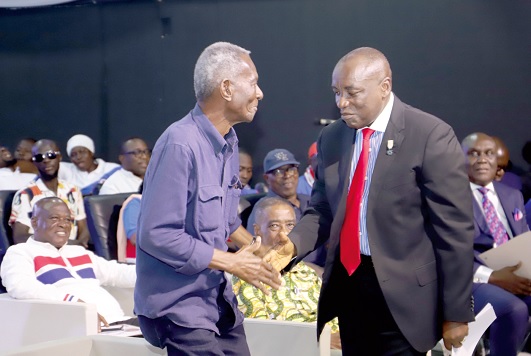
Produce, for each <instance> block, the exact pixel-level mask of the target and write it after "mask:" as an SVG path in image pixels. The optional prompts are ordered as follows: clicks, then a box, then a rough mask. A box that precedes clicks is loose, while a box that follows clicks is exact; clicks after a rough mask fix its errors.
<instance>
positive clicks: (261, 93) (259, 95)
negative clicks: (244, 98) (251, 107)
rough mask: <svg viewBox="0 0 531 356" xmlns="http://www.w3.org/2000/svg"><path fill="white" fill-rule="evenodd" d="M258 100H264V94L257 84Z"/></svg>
mask: <svg viewBox="0 0 531 356" xmlns="http://www.w3.org/2000/svg"><path fill="white" fill-rule="evenodd" d="M256 98H257V99H258V100H262V99H263V98H264V93H263V92H262V89H260V87H259V86H258V84H256Z"/></svg>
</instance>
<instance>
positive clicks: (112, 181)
mask: <svg viewBox="0 0 531 356" xmlns="http://www.w3.org/2000/svg"><path fill="white" fill-rule="evenodd" d="M121 152H122V153H121V154H120V155H119V156H118V159H119V160H120V163H121V164H122V169H120V170H118V171H116V172H115V173H114V174H113V175H112V176H110V177H109V178H108V179H107V180H106V181H105V183H103V185H102V186H101V189H100V195H105V194H118V193H133V192H138V188H139V187H140V184H142V182H143V181H144V174H145V173H146V169H147V166H148V163H149V159H150V158H151V150H150V149H149V148H148V146H147V145H146V143H145V142H144V140H142V139H141V138H138V137H134V138H130V139H128V140H126V141H125V142H124V143H123V144H122V147H121Z"/></svg>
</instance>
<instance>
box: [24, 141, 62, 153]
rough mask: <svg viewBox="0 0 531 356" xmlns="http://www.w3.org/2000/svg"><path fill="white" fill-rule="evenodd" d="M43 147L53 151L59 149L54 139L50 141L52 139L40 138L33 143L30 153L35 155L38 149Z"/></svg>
mask: <svg viewBox="0 0 531 356" xmlns="http://www.w3.org/2000/svg"><path fill="white" fill-rule="evenodd" d="M43 147H44V150H49V149H50V150H53V151H59V146H57V143H55V141H52V140H48V139H42V140H39V141H37V142H35V144H34V145H33V147H32V149H31V153H32V154H33V155H36V154H37V153H40V152H39V151H40V150H41V149H42V148H43Z"/></svg>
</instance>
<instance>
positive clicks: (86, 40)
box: [0, 0, 531, 182]
mask: <svg viewBox="0 0 531 356" xmlns="http://www.w3.org/2000/svg"><path fill="white" fill-rule="evenodd" d="M530 15H531V2H529V1H524V0H522V1H485V0H481V1H438V0H437V1H412V0H400V1H396V0H379V1H371V0H334V1H322V0H240V1H238V0H233V1H214V0H211V1H206V0H195V1H178V0H162V1H155V0H151V1H141V0H136V1H111V2H108V3H107V2H97V1H96V2H94V3H90V2H83V3H81V4H79V3H71V4H68V5H63V6H54V7H43V8H34V9H18V10H10V9H2V10H0V122H1V130H0V144H3V145H7V146H9V147H11V148H13V146H14V144H15V143H16V142H17V141H18V139H20V138H22V137H25V136H33V137H35V138H45V137H46V138H52V139H55V140H56V141H58V143H59V144H60V146H61V148H62V149H63V150H64V149H65V145H66V141H67V139H68V138H69V137H70V136H72V135H73V134H76V133H85V134H87V135H89V136H91V137H92V138H93V139H94V140H95V142H96V150H97V154H98V155H99V156H101V157H102V158H104V159H108V160H114V161H116V160H117V155H118V150H119V143H120V142H121V141H122V140H123V139H125V138H127V137H130V136H141V137H143V138H145V139H146V140H147V141H148V144H150V145H153V144H154V143H155V141H156V139H157V137H158V136H159V135H160V134H161V133H162V131H163V130H164V129H165V128H166V127H167V126H168V125H169V124H170V123H171V122H173V121H175V120H178V119H180V118H181V117H182V116H184V115H185V114H186V113H187V112H188V111H189V110H190V109H191V108H192V107H193V105H194V95H193V83H192V74H193V67H194V64H195V60H196V58H197V56H198V55H199V53H200V52H201V50H202V49H203V48H204V47H205V46H207V45H208V44H210V43H212V42H215V41H219V40H225V41H230V42H234V43H236V44H239V45H241V46H243V47H245V48H248V49H250V50H251V51H252V55H251V56H252V58H253V60H254V62H255V63H256V66H257V68H258V72H259V75H260V86H261V88H262V90H263V91H264V95H265V98H264V100H263V101H262V103H261V105H260V107H259V111H258V114H257V115H256V117H255V120H254V122H253V123H252V124H241V125H238V126H236V127H235V128H236V131H237V132H238V135H239V138H240V143H241V145H242V146H244V147H246V148H247V149H248V150H249V151H250V152H251V153H252V154H253V156H254V158H255V166H256V169H255V174H259V173H261V161H262V159H263V157H264V155H265V154H266V153H267V151H269V150H270V149H273V148H277V147H284V148H287V149H289V150H291V151H292V152H293V153H295V155H296V157H297V158H298V159H299V160H301V162H305V156H306V150H307V147H308V146H309V145H310V144H311V142H313V141H314V140H315V138H316V137H317V135H318V133H319V131H320V129H321V127H320V126H318V125H316V124H315V120H316V119H319V118H329V119H334V118H337V116H338V113H337V109H336V108H335V105H334V98H333V95H332V91H331V89H330V78H331V71H332V69H333V67H334V65H335V63H336V61H337V60H338V59H339V58H340V57H341V56H342V55H344V54H345V53H346V52H348V51H349V50H351V49H353V48H355V47H359V46H372V47H376V48H378V49H380V50H382V51H383V52H384V53H385V54H386V55H387V57H388V59H389V61H390V63H391V66H392V69H393V82H394V85H393V87H394V88H393V89H394V92H395V94H396V95H398V96H399V97H400V98H401V99H402V100H403V101H405V102H407V103H409V104H411V105H413V106H417V107H419V108H421V109H423V110H425V111H428V112H431V113H433V114H435V115H437V116H439V117H441V118H443V119H444V120H446V121H447V122H448V123H450V124H451V125H452V126H453V127H454V129H455V131H456V133H457V135H458V137H459V139H461V138H463V137H464V136H465V135H467V134H468V133H470V132H473V131H484V132H487V133H489V134H495V135H497V136H499V137H501V138H502V139H503V140H504V141H505V142H506V143H507V145H508V146H509V149H510V150H511V154H512V158H513V161H514V162H515V163H516V164H517V165H520V166H522V167H523V166H524V161H523V159H522V158H521V155H520V150H521V147H522V146H523V144H524V142H525V141H526V140H529V139H531V137H530V136H531V135H530V127H531V125H530V123H531V120H530V116H531V100H530V94H531V92H530V84H531V21H530V18H531V16H530ZM258 180H259V177H257V178H255V179H254V181H255V182H256V181H258Z"/></svg>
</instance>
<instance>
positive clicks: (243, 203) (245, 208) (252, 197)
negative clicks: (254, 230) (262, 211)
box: [238, 193, 267, 228]
mask: <svg viewBox="0 0 531 356" xmlns="http://www.w3.org/2000/svg"><path fill="white" fill-rule="evenodd" d="M266 195H267V193H257V194H249V195H243V196H241V197H240V203H239V205H238V214H240V219H241V220H242V226H243V227H245V228H247V220H249V216H250V215H251V212H252V211H253V207H254V205H255V204H256V202H258V201H259V200H260V199H262V198H263V197H265V196H266Z"/></svg>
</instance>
